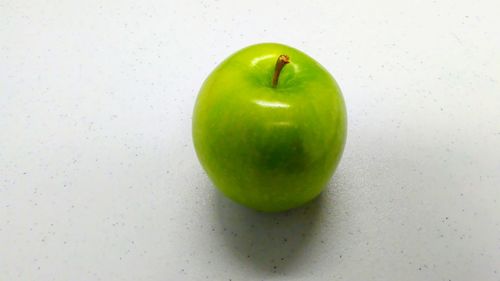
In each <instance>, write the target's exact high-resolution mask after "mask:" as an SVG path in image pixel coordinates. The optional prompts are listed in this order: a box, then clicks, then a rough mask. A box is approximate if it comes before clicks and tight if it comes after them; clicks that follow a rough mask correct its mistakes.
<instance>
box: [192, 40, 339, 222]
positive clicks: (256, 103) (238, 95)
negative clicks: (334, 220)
mask: <svg viewBox="0 0 500 281" xmlns="http://www.w3.org/2000/svg"><path fill="white" fill-rule="evenodd" d="M282 54H286V55H288V56H289V57H290V63H289V64H287V65H285V67H284V68H283V69H282V71H281V74H280V76H279V80H278V85H277V87H276V88H273V87H272V76H273V73H274V70H275V65H276V60H277V58H278V57H279V56H280V55H282ZM192 129H193V131H192V133H193V142H194V147H195V150H196V153H197V156H198V159H199V160H200V162H201V164H202V166H203V168H204V169H205V171H206V172H207V174H208V176H209V178H210V179H211V180H212V181H213V183H214V184H215V186H216V187H217V188H218V189H219V190H220V191H222V193H224V194H225V195H226V196H227V197H229V198H231V199H233V200H234V201H236V202H239V203H241V204H243V205H245V206H248V207H250V208H253V209H256V210H259V211H265V212H277V211H284V210H288V209H291V208H295V207H298V206H300V205H302V204H304V203H306V202H308V201H310V200H312V199H313V198H315V197H316V196H318V195H319V194H320V193H321V191H322V190H323V189H324V188H325V186H326V185H327V183H328V181H329V180H330V178H331V176H332V174H333V173H334V171H335V168H336V166H337V164H338V162H339V160H340V158H341V156H342V152H343V149H344V144H345V139H346V130H347V116H346V109H345V104H344V99H343V97H342V94H341V91H340V89H339V87H338V85H337V83H336V82H335V80H334V79H333V77H332V76H331V75H330V74H329V73H328V71H327V70H326V69H325V68H323V67H322V66H321V65H320V64H319V63H318V62H316V61H315V60H314V59H312V58H311V57H309V56H307V55H306V54H304V53H303V52H301V51H299V50H297V49H294V48H292V47H289V46H285V45H282V44H276V43H263V44H257V45H252V46H249V47H246V48H244V49H242V50H240V51H238V52H236V53H235V54H233V55H232V56H230V57H229V58H227V59H226V60H225V61H223V62H222V63H221V64H220V65H219V66H218V67H217V68H216V69H215V70H214V71H213V72H212V73H211V74H210V75H209V76H208V78H207V79H206V80H205V82H204V84H203V85H202V87H201V90H200V92H199V94H198V98H197V101H196V105H195V107H194V113H193V128H192Z"/></svg>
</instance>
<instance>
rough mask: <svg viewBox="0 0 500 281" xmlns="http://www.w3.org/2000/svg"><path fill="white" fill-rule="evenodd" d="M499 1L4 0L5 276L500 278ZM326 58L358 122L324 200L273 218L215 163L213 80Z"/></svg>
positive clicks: (0, 30) (0, 177) (1, 251)
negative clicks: (247, 54)
mask: <svg viewBox="0 0 500 281" xmlns="http://www.w3.org/2000/svg"><path fill="white" fill-rule="evenodd" d="M499 11H500V4H499V2H498V1H497V0H489V1H488V0H484V1H483V0H479V1H457V0H445V1H426V0H425V1H399V0H398V1H396V0H393V1H391V0H381V1H360V0H354V1H353V0H340V1H285V2H279V3H278V2H277V1H276V2H275V1H263V0H262V1H261V0H259V1H246V3H245V2H244V1H229V0H219V1H175V2H174V1H0V280H6V281H7V280H8V281H14V280H36V281H39V280H48V281H49V280H57V281H60V280H61V281H62V280H72V281H75V280H82V281H83V280H85V281H87V280H106V281H114V280H134V281H137V280H148V281H156V280H233V281H236V280H380V281H382V280H383V281H387V280H391V281H392V280H394V281H400V280H405V281H420V280H426V281H448V280H452V281H470V280H481V281H498V280H500V78H499V77H500V52H499V50H500V28H499V26H500V17H499V16H498V15H499ZM269 41H271V42H281V43H285V44H289V45H292V46H294V47H296V48H299V49H301V50H303V51H304V52H306V53H308V54H310V55H311V56H312V57H314V58H316V59H317V60H318V61H320V62H321V63H322V64H323V65H324V66H325V67H326V68H327V69H329V70H330V71H331V73H332V74H333V75H334V76H335V78H336V79H337V81H338V82H339V84H340V86H341V88H342V90H343V92H344V96H345V99H346V103H347V108H348V115H349V133H348V139H347V146H346V150H345V154H344V157H343V159H342V161H341V164H340V166H339V169H338V170H337V172H336V174H335V176H334V177H333V180H332V182H331V183H330V185H329V187H328V189H327V191H326V192H325V193H324V194H323V195H322V196H321V197H320V198H319V199H318V200H316V201H315V202H314V203H312V204H310V205H309V206H308V207H305V208H302V209H299V210H295V211H291V212H289V213H285V214H274V215H269V214H259V213H255V212H253V211H250V210H247V209H245V208H243V207H240V206H238V205H235V204H234V203H232V202H229V201H228V200H227V199H225V198H223V197H221V196H220V195H219V194H218V193H217V192H216V191H215V189H214V188H213V186H212V185H211V183H210V182H209V181H208V179H207V177H206V175H205V173H204V172H203V171H202V169H201V166H200V165H199V163H198V161H197V159H196V156H195V153H194V149H193V146H192V141H191V113H192V108H193V105H194V101H195V97H196V94H197V91H198V89H199V87H200V85H201V83H202V81H203V80H204V78H205V77H206V76H207V75H208V73H209V72H210V71H211V70H212V69H213V68H214V67H215V66H216V65H217V64H218V63H219V62H220V61H221V60H223V59H224V58H225V57H227V56H228V55H230V54H231V53H233V52H234V51H236V50H238V49H240V48H242V47H244V46H247V45H250V44H253V43H259V42H269Z"/></svg>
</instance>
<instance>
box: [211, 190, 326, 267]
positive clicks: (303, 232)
mask: <svg viewBox="0 0 500 281" xmlns="http://www.w3.org/2000/svg"><path fill="white" fill-rule="evenodd" d="M215 192H216V194H215V196H213V198H214V200H215V202H214V203H215V204H213V206H214V208H215V214H216V216H217V218H216V221H217V222H218V223H219V224H220V225H219V227H220V228H221V229H222V233H223V235H221V238H222V239H224V241H223V242H224V244H225V245H227V248H229V249H230V251H231V252H232V254H234V256H235V258H236V259H238V260H239V261H241V262H242V263H244V265H245V266H252V267H254V268H255V270H258V271H260V272H262V273H266V272H267V273H274V274H280V273H281V274H285V273H288V272H290V271H292V270H293V265H294V261H297V260H300V256H302V255H303V253H304V252H305V251H307V246H308V244H310V242H311V240H313V239H314V237H315V236H317V234H318V230H317V227H318V224H319V221H320V218H321V216H322V213H323V212H324V208H323V205H324V201H325V197H326V195H325V194H322V195H320V196H318V197H317V198H316V199H315V200H313V201H312V202H310V203H308V204H306V205H305V206H302V207H299V208H297V209H293V210H290V211H286V212H281V213H262V212H257V211H254V210H251V209H249V208H246V207H244V206H241V205H239V204H237V203H234V202H233V201H231V200H229V199H227V198H226V197H225V196H224V195H222V194H221V193H220V192H218V191H215Z"/></svg>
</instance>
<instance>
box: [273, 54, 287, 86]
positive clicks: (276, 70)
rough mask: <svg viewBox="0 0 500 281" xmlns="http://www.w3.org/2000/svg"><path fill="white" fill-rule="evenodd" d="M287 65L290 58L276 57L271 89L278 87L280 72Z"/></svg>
mask: <svg viewBox="0 0 500 281" xmlns="http://www.w3.org/2000/svg"><path fill="white" fill-rule="evenodd" d="M288 63H290V57H288V56H287V55H280V56H279V57H278V60H277V61H276V67H275V68H274V75H273V88H276V86H278V78H279V77H280V73H281V70H282V69H283V67H284V66H285V65H286V64H288Z"/></svg>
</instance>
